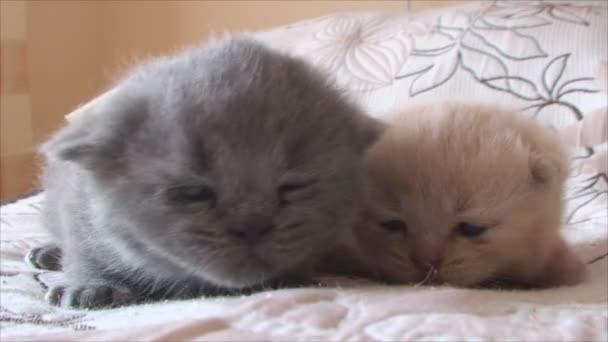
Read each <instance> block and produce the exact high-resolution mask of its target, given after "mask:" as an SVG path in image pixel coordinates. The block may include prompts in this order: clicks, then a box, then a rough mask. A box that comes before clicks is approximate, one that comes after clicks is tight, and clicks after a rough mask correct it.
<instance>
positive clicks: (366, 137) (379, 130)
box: [357, 115, 388, 151]
mask: <svg viewBox="0 0 608 342" xmlns="http://www.w3.org/2000/svg"><path fill="white" fill-rule="evenodd" d="M387 127H388V126H387V124H386V123H384V122H382V121H380V120H378V119H375V118H372V117H371V116H367V115H361V116H360V120H359V131H358V137H357V145H358V146H357V147H358V150H359V151H365V150H367V149H368V148H369V147H370V146H371V145H372V144H374V143H375V142H376V141H377V140H378V139H379V138H380V136H381V135H382V134H383V133H384V131H385V130H386V128H387Z"/></svg>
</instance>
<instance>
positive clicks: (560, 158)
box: [529, 145, 568, 185]
mask: <svg viewBox="0 0 608 342" xmlns="http://www.w3.org/2000/svg"><path fill="white" fill-rule="evenodd" d="M529 166H530V174H531V175H532V181H533V182H534V183H536V184H541V185H547V184H556V183H562V182H563V181H564V180H565V179H566V177H567V176H568V157H567V156H566V153H565V152H564V151H563V150H562V149H561V146H559V145H557V146H555V147H554V150H553V151H549V152H544V153H543V152H531V153H530V158H529Z"/></svg>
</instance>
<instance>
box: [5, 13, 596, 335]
mask: <svg viewBox="0 0 608 342" xmlns="http://www.w3.org/2000/svg"><path fill="white" fill-rule="evenodd" d="M254 34H255V35H256V36H257V37H258V39H260V40H262V41H264V42H266V43H268V44H269V45H271V46H273V47H275V48H277V49H281V50H284V51H287V52H289V53H292V54H294V55H298V56H301V57H303V58H305V59H307V60H310V61H311V62H312V63H314V64H316V65H318V66H320V67H322V68H324V69H325V70H327V72H329V73H330V74H331V75H332V76H333V77H334V78H335V80H336V82H337V83H338V84H339V86H340V87H342V88H343V89H344V90H345V91H346V92H348V93H349V94H351V95H352V96H353V97H354V98H356V99H357V101H359V102H360V103H361V105H362V106H363V107H364V108H365V109H366V110H367V111H368V112H369V113H370V114H371V115H374V116H376V117H378V118H380V119H382V117H383V115H384V114H383V113H386V112H387V111H389V110H390V109H391V108H394V107H395V106H399V105H400V104H403V103H406V102H407V101H408V100H409V99H411V98H426V97H438V96H442V97H443V96H452V97H469V98H476V99H480V100H485V101H491V102H493V103H497V104H501V105H505V106H513V107H515V108H518V109H521V110H522V111H523V112H524V113H526V114H528V115H530V116H533V117H535V118H536V119H538V120H539V122H541V123H542V124H543V125H546V126H549V127H550V128H551V129H555V130H557V131H558V132H559V134H560V135H561V136H562V138H563V140H564V141H565V143H566V144H567V145H568V146H569V148H570V150H571V152H572V163H571V176H570V179H569V181H568V191H567V194H566V197H567V198H566V200H567V211H566V215H565V217H564V225H563V230H562V232H563V235H564V236H565V238H566V239H567V240H568V241H569V242H570V243H571V244H572V246H573V248H574V249H575V251H576V252H577V253H578V254H579V255H580V256H581V258H583V259H584V261H585V262H586V263H587V265H588V268H589V271H590V277H589V279H588V280H587V281H585V282H584V283H583V284H581V285H578V286H573V287H563V288H556V289H549V290H531V291H523V290H519V291H510V290H471V289H456V288H451V287H447V286H436V287H429V286H383V285H379V284H375V283H372V282H369V281H365V280H356V279H346V278H338V277H325V278H321V279H319V280H320V282H321V284H322V286H319V287H309V288H294V289H283V290H276V291H266V292H260V293H256V294H253V295H250V296H242V297H230V298H228V297H217V298H200V299H193V300H184V301H170V302H161V303H154V304H143V305H137V306H129V307H124V308H116V309H111V310H97V311H79V310H67V309H59V308H56V307H52V306H49V305H47V304H46V303H45V302H44V299H43V295H44V292H45V289H46V288H48V287H49V286H51V285H52V284H53V283H55V282H59V281H61V278H62V274H61V273H60V272H42V271H38V270H35V269H32V268H31V267H30V266H28V265H26V264H25V263H24V262H23V257H24V255H25V253H26V252H27V251H28V249H29V248H31V247H33V246H36V245H39V244H41V243H43V242H44V241H46V240H48V235H47V234H46V233H45V232H44V231H43V229H42V228H41V223H40V216H39V214H40V208H41V206H42V204H43V202H44V193H43V192H41V193H37V194H34V195H31V196H27V197H26V198H22V199H20V200H17V201H15V202H13V203H10V204H5V205H3V206H2V207H1V216H0V220H1V228H0V233H1V239H0V247H1V249H0V253H1V254H0V255H1V259H0V299H1V300H0V339H1V340H2V341H9V340H11V341H39V340H44V341H71V340H89V341H100V340H121V341H127V340H128V341H133V340H153V341H157V340H158V341H160V340H200V341H211V340H222V341H230V340H233V341H234V340H290V341H292V340H303V341H310V340H324V341H327V340H349V341H359V340H380V341H394V340H430V341H439V340H442V341H463V340H530V341H532V340H537V341H575V340H578V341H607V340H608V157H607V156H608V101H607V96H608V95H607V93H606V91H607V89H606V88H607V85H608V84H607V82H608V79H607V75H606V74H607V73H608V70H607V69H608V64H607V63H608V60H607V59H608V56H607V53H608V44H607V42H608V8H607V3H606V2H604V1H560V2H557V1H525V2H521V1H481V2H475V3H470V4H466V5H461V6H458V7H450V8H443V9H441V10H432V11H427V12H420V13H414V14H410V13H406V12H400V13H386V12H358V13H340V14H335V15H330V16H325V17H320V18H316V19H313V20H308V21H305V22H298V23H295V24H292V25H288V26H284V27H279V28H275V29H272V30H269V31H265V32H257V33H254ZM77 115H78V110H76V111H75V112H74V113H72V115H71V116H69V119H75V118H76V117H77Z"/></svg>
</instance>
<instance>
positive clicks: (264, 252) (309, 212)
mask: <svg viewBox="0 0 608 342" xmlns="http://www.w3.org/2000/svg"><path fill="white" fill-rule="evenodd" d="M380 131H381V128H380V127H379V125H377V124H376V122H375V121H373V120H371V119H370V118H368V117H365V116H363V115H362V114H361V113H360V111H359V110H358V109H357V108H356V107H355V106H353V105H352V104H351V103H350V102H349V101H347V100H346V99H345V98H344V97H343V96H342V94H341V93H340V92H338V91H337V90H336V89H335V88H334V87H333V86H332V85H331V84H330V83H329V82H328V81H327V80H326V78H325V77H324V76H323V75H322V74H321V73H320V72H318V71H317V70H315V69H313V68H312V67H311V66H309V65H308V64H306V63H304V62H303V61H300V60H298V59H295V58H292V57H288V56H286V55H282V54H280V53H278V52H275V51H273V50H270V49H268V48H266V47H264V46H263V45H261V44H260V43H257V42H255V41H254V40H253V39H251V38H246V37H233V38H228V39H223V40H219V41H216V42H213V43H211V44H209V45H207V46H205V47H200V48H195V49H191V50H187V51H185V52H183V53H180V54H178V55H176V56H173V57H167V58H162V59H158V60H156V61H153V62H150V63H148V64H145V65H143V66H141V67H139V68H137V69H136V70H134V71H133V72H132V73H131V74H130V75H128V76H127V77H126V78H125V79H124V80H123V81H122V82H120V83H119V84H118V85H117V86H116V88H115V89H114V90H113V91H112V92H111V95H109V99H108V100H105V101H104V103H100V104H98V105H96V107H95V108H93V110H91V111H90V112H89V113H87V115H84V116H82V117H80V118H79V120H77V121H75V122H73V123H71V124H69V125H68V126H67V127H65V128H63V129H62V130H60V131H59V132H58V133H57V134H56V135H55V136H53V137H52V138H51V139H50V141H48V142H47V143H46V144H45V145H44V146H43V148H42V151H43V153H44V154H45V155H46V157H47V159H48V163H47V167H46V169H45V171H44V175H43V186H44V188H45V190H46V211H45V222H44V223H45V225H46V226H47V227H48V229H49V230H50V231H51V233H52V234H53V235H54V237H55V239H56V241H57V244H55V245H48V246H44V247H41V248H37V249H34V250H32V251H31V252H30V253H29V254H28V260H29V261H30V262H31V263H32V264H34V265H36V266H38V267H40V268H46V269H55V270H56V269H60V268H63V270H64V271H65V272H66V276H67V279H68V283H67V284H65V285H62V286H57V287H55V288H51V289H50V290H49V291H48V293H47V299H48V300H49V301H50V302H51V303H53V304H56V305H61V306H72V307H80V308H97V307H111V306H118V305H124V304H128V303H132V302H136V301H142V300H149V299H159V298H188V297H193V296H201V295H215V294H229V293H234V292H241V291H248V290H255V289H258V288H261V287H265V286H275V285H277V284H279V283H287V284H289V283H290V282H294V281H295V282H298V283H301V282H303V281H306V279H307V278H308V276H309V270H310V269H311V265H312V264H313V263H314V261H315V259H316V258H317V257H318V256H319V255H320V254H322V253H324V252H325V251H327V250H328V249H329V248H331V247H332V246H333V244H334V241H335V240H336V238H337V235H339V234H340V233H341V232H343V231H344V230H345V229H348V227H349V226H351V225H353V223H354V221H355V220H356V218H357V216H358V213H359V210H360V207H361V206H362V205H363V204H362V202H363V198H364V192H363V191H362V186H361V182H362V175H361V170H360V169H361V165H360V163H361V160H362V158H363V153H364V151H365V149H366V148H367V147H368V146H369V145H370V144H371V143H372V142H373V141H374V140H375V139H376V137H377V136H378V135H379V133H380Z"/></svg>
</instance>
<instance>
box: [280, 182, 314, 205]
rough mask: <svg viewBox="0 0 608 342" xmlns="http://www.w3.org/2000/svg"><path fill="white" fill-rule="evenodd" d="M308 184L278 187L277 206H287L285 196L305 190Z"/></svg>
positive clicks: (289, 184)
mask: <svg viewBox="0 0 608 342" xmlns="http://www.w3.org/2000/svg"><path fill="white" fill-rule="evenodd" d="M309 184H310V183H287V184H282V185H280V186H279V190H278V191H279V204H280V205H281V206H284V205H287V204H288V203H289V201H288V200H287V198H286V197H287V196H288V195H289V194H291V193H294V192H297V191H299V190H302V189H304V188H306V187H307V186H308V185H309Z"/></svg>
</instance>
